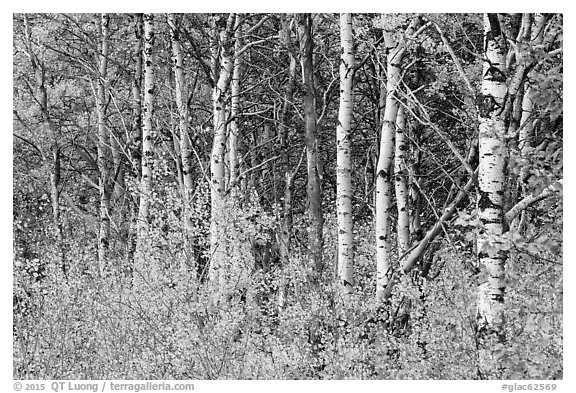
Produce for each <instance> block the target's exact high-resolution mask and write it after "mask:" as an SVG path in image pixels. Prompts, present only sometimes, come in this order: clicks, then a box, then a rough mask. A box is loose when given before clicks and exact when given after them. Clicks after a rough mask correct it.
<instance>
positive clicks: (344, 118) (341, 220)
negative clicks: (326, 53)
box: [336, 14, 354, 293]
mask: <svg viewBox="0 0 576 393" xmlns="http://www.w3.org/2000/svg"><path fill="white" fill-rule="evenodd" d="M340 45H341V53H342V54H341V57H340V108H339V110H338V127H337V128H336V143H337V145H336V149H337V155H336V207H337V211H338V277H339V278H340V284H341V285H342V289H343V291H344V292H345V293H352V292H353V290H354V265H353V260H354V252H353V246H354V235H353V231H352V225H353V222H352V179H351V174H352V159H351V150H352V141H351V132H350V123H351V118H352V110H353V106H354V95H353V94H354V92H353V78H354V39H353V37H352V14H341V15H340Z"/></svg>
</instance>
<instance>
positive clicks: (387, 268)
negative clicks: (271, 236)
mask: <svg viewBox="0 0 576 393" xmlns="http://www.w3.org/2000/svg"><path fill="white" fill-rule="evenodd" d="M394 46H395V44H394V43H392V42H387V47H390V48H393V47H394ZM395 53H396V51H394V50H392V51H391V52H390V53H389V54H388V59H387V76H388V80H387V83H386V106H385V108H384V119H383V122H382V135H381V136H380V152H379V155H378V163H377V165H376V200H375V205H376V206H375V207H376V299H377V300H378V301H381V300H383V299H382V296H383V294H384V289H385V288H386V286H387V285H388V281H389V280H390V275H391V274H392V269H391V262H390V261H391V253H390V250H391V243H392V242H391V239H390V223H389V220H390V209H391V203H392V188H391V183H392V171H391V170H392V162H393V159H394V134H395V127H394V126H395V124H396V115H397V113H398V102H397V100H396V97H395V94H396V91H397V89H398V84H399V82H400V77H401V75H400V68H399V63H400V61H401V57H400V58H398V60H397V63H395V62H394V60H393V59H394V58H396V57H397V56H396V55H395Z"/></svg>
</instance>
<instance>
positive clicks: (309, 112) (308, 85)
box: [296, 14, 324, 281]
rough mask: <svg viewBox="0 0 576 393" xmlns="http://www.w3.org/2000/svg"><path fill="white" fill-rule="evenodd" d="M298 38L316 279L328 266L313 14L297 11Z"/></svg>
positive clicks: (311, 256) (313, 275)
mask: <svg viewBox="0 0 576 393" xmlns="http://www.w3.org/2000/svg"><path fill="white" fill-rule="evenodd" d="M296 20H297V24H298V40H299V43H300V56H301V63H302V79H303V82H304V88H305V94H304V123H305V124H304V129H305V131H304V132H305V137H304V139H305V144H306V162H307V169H308V184H307V191H308V219H309V220H310V223H309V227H308V248H309V259H310V265H311V272H310V278H311V279H312V281H315V280H316V279H317V278H318V276H319V274H320V273H321V272H322V270H323V268H324V264H323V261H322V247H323V238H322V227H323V217H322V199H321V198H322V195H321V189H320V176H319V173H318V165H319V160H318V130H317V128H316V92H315V89H314V68H313V62H312V59H313V46H314V45H313V41H312V17H311V15H310V14H297V16H296Z"/></svg>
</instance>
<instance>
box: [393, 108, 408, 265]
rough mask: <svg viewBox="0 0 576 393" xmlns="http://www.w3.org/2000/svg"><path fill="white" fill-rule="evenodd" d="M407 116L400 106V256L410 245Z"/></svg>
mask: <svg viewBox="0 0 576 393" xmlns="http://www.w3.org/2000/svg"><path fill="white" fill-rule="evenodd" d="M406 132H407V130H406V116H405V115H404V107H403V106H400V108H399V109H398V114H397V116H396V150H395V151H396V153H395V155H394V185H395V190H396V206H397V210H398V220H397V221H398V222H397V224H396V231H397V235H398V242H397V243H398V256H401V255H402V254H404V253H405V252H406V251H407V250H408V247H409V245H410V217H409V209H408V184H407V180H408V176H407V171H406V167H407V160H406V155H407V152H408V143H407V138H406Z"/></svg>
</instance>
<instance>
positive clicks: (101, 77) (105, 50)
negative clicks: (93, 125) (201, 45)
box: [96, 14, 110, 274]
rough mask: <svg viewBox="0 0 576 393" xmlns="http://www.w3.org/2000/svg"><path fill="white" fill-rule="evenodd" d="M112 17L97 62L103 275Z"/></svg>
mask: <svg viewBox="0 0 576 393" xmlns="http://www.w3.org/2000/svg"><path fill="white" fill-rule="evenodd" d="M109 23H110V17H109V15H108V14H102V15H101V20H100V38H101V47H100V53H99V54H98V56H97V61H98V88H97V94H96V112H97V115H98V172H99V177H98V189H99V193H100V231H99V235H98V264H99V271H100V274H103V273H104V270H105V269H106V267H107V266H106V265H107V261H106V257H107V253H108V247H109V243H110V190H109V183H108V182H109V177H110V175H109V173H108V165H109V160H110V158H109V156H110V149H109V147H108V146H109V135H108V128H107V127H106V92H107V90H108V79H107V70H108V55H109V43H108V36H109V29H108V24H109Z"/></svg>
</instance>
